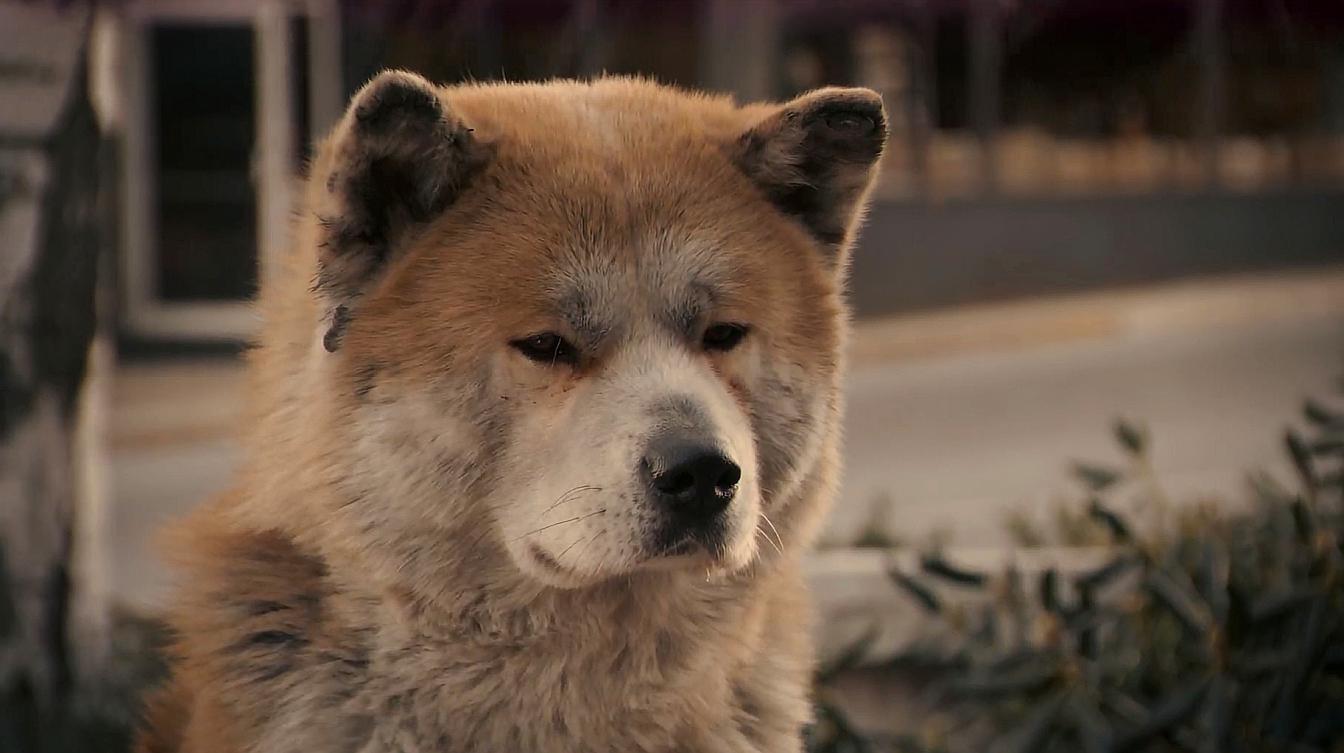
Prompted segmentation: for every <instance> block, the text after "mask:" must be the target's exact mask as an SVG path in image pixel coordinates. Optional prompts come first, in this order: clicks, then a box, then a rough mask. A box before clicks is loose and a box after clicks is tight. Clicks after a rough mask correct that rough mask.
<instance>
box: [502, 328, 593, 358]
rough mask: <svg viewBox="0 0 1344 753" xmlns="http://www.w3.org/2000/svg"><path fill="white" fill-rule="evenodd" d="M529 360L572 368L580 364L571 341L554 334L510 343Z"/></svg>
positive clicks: (540, 335)
mask: <svg viewBox="0 0 1344 753" xmlns="http://www.w3.org/2000/svg"><path fill="white" fill-rule="evenodd" d="M509 344H510V345H512V346H513V347H514V349H516V350H517V351H518V352H519V353H522V354H523V355H524V356H526V357H527V358H528V359H529V360H532V361H536V362H537V363H542V364H557V363H563V364H568V365H570V366H572V365H574V364H575V363H578V360H579V352H578V351H577V350H575V349H574V346H573V345H570V344H569V341H568V340H566V339H565V338H563V337H561V336H560V335H557V334H555V333H554V332H543V333H541V334H539V335H532V336H531V337H524V338H522V339H521V340H514V341H513V342H511V343H509Z"/></svg>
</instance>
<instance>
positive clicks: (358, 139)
mask: <svg viewBox="0 0 1344 753" xmlns="http://www.w3.org/2000/svg"><path fill="white" fill-rule="evenodd" d="M327 149H328V150H329V154H328V158H329V163H328V164H329V169H328V172H327V175H326V177H325V185H324V186H323V189H324V191H325V195H324V196H323V200H322V201H321V202H320V207H321V208H320V209H319V218H320V221H321V223H322V236H323V237H322V249H321V253H320V255H319V259H318V272H317V281H316V283H317V290H318V292H320V293H323V294H325V295H326V296H327V298H328V300H329V301H331V302H332V304H333V306H334V307H335V308H333V312H334V313H333V317H332V319H333V321H332V331H331V332H330V333H329V334H328V337H327V338H326V345H327V349H328V350H335V349H336V347H337V346H338V345H339V341H340V331H339V330H341V329H343V327H344V324H345V321H346V320H348V319H349V316H350V308H349V305H350V303H351V302H352V301H353V299H354V298H356V297H358V296H359V294H360V293H361V292H363V291H364V290H365V288H366V287H367V285H368V284H369V283H370V282H371V281H372V280H373V279H375V278H376V276H377V274H378V273H379V272H380V271H381V270H382V269H383V267H384V266H385V265H386V264H387V263H388V261H389V260H390V259H391V258H392V257H393V256H394V255H395V253H396V251H397V248H398V247H399V245H400V244H401V243H402V242H403V241H404V240H405V238H406V236H407V234H408V233H409V231H411V230H412V229H414V228H415V227H416V226H417V225H419V224H421V223H424V222H427V221H429V220H431V219H433V218H434V217H435V216H436V215H437V214H439V213H440V212H442V211H443V210H444V209H446V208H447V207H448V205H449V204H451V203H452V202H453V200H454V199H455V198H456V197H457V196H458V194H459V193H460V192H461V191H462V189H463V188H465V187H466V185H467V183H468V181H469V180H470V179H471V177H472V175H474V174H475V173H476V172H477V170H479V169H480V168H481V166H482V165H483V164H484V163H485V161H486V159H487V158H488V149H487V148H486V147H485V146H484V145H482V144H480V143H479V142H477V140H476V139H475V138H474V137H473V135H472V132H471V129H470V128H468V127H467V126H466V125H465V124H463V123H462V122H461V121H460V120H458V119H457V118H456V117H454V116H453V115H452V113H450V112H448V109H447V107H446V106H445V105H444V103H443V101H442V100H441V99H440V98H439V96H438V94H437V92H436V91H435V89H434V86H433V85H432V84H430V83H429V82H428V81H426V80H425V79H423V78H421V77H420V76H417V75H415V74H413V73H406V72H402V71H387V72H384V73H380V74H379V75H378V76H377V77H375V78H374V79H373V80H372V81H370V82H369V83H368V84H365V86H364V88H362V89H360V91H359V92H358V93H357V94H355V96H354V98H353V100H352V101H351V103H350V109H349V110H347V111H346V114H345V116H344V117H343V118H342V119H341V122H340V124H339V125H338V126H337V127H336V130H335V133H334V134H333V136H332V138H331V141H330V143H329V144H328V146H327Z"/></svg>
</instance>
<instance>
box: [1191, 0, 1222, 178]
mask: <svg viewBox="0 0 1344 753" xmlns="http://www.w3.org/2000/svg"><path fill="white" fill-rule="evenodd" d="M1196 3H1197V7H1196V9H1195V50H1196V55H1197V64H1198V66H1199V110H1198V111H1197V112H1196V114H1195V118H1196V123H1195V136H1196V138H1197V139H1198V142H1199V150H1200V162H1201V178H1202V179H1203V182H1204V185H1205V187H1207V188H1217V187H1218V185H1219V184H1220V183H1221V182H1222V176H1221V175H1220V170H1219V166H1218V152H1219V148H1220V146H1221V142H1222V137H1223V124H1224V121H1225V119H1226V107H1227V90H1226V87H1227V83H1226V74H1225V71H1224V62H1225V61H1224V52H1223V28H1222V26H1223V0H1196Z"/></svg>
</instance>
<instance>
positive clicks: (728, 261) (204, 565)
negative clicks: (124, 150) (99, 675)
mask: <svg viewBox="0 0 1344 753" xmlns="http://www.w3.org/2000/svg"><path fill="white" fill-rule="evenodd" d="M885 134H886V125H885V118H884V114H883V109H882V103H881V100H880V98H879V97H878V96H877V95H876V94H875V93H874V92H872V91H869V90H866V89H837V88H832V89H822V90H819V91H815V92H812V93H810V94H807V95H805V96H802V97H800V98H798V99H795V100H793V101H791V102H788V103H785V104H779V105H773V104H758V105H749V106H744V107H738V106H736V105H734V104H733V103H732V102H731V101H730V100H729V99H727V98H722V97H712V96H704V95H698V94H689V93H686V92H682V91H678V90H675V89H672V88H668V87H664V86H660V85H657V84H654V83H651V82H649V81H644V80H638V79H628V78H604V79H599V80H595V81H592V82H573V81H566V82H554V83H543V84H499V85H492V84H480V85H476V84H473V85H463V86H452V87H444V88H439V87H435V86H433V85H431V84H430V83H429V82H427V81H425V80H424V79H422V78H420V77H418V76H416V75H413V74H410V73H404V72H388V73H384V74H382V75H379V76H378V77H377V78H375V79H374V80H373V81H372V82H370V83H369V84H367V85H366V86H365V87H364V88H363V89H362V90H361V91H360V92H359V93H358V94H356V96H355V97H354V99H353V102H352V104H351V105H350V109H349V111H348V112H347V113H346V114H345V116H344V118H343V119H342V121H341V122H340V123H339V125H338V126H337V127H336V128H335V130H334V132H333V134H332V135H331V137H330V138H329V139H328V140H327V141H326V143H325V144H324V145H323V146H322V148H321V150H320V153H319V156H318V158H317V160H316V162H315V164H314V165H313V167H312V171H311V177H310V179H309V180H308V184H307V189H306V199H305V201H304V205H303V207H302V210H301V212H300V215H299V219H298V223H297V226H296V230H295V234H296V237H295V243H294V249H293V252H292V254H291V255H290V256H289V258H287V259H285V260H284V262H283V265H282V266H283V269H282V270H280V271H278V272H277V273H276V274H274V275H272V276H269V277H268V279H266V280H265V283H264V286H263V289H262V291H261V296H260V302H259V306H260V312H261V315H262V318H263V322H264V324H263V329H262V334H261V338H260V343H259V346H258V347H257V348H256V349H255V350H254V351H252V353H251V357H250V369H251V375H252V384H251V392H250V395H251V399H252V407H251V414H250V416H248V417H247V422H246V436H245V439H244V444H245V459H244V461H243V466H242V469H241V471H240V472H239V474H238V477H237V480H236V484H235V485H234V487H233V490H232V491H231V492H230V493H228V494H226V495H225V496H223V497H222V498H221V499H218V500H215V501H214V502H212V503H210V504H209V505H207V506H205V507H204V508H203V509H202V510H200V511H199V512H197V513H196V514H194V515H193V516H192V517H191V518H190V519H189V520H187V521H186V522H185V523H183V524H182V525H180V526H179V528H178V530H177V532H176V535H175V537H174V540H175V541H176V546H175V552H176V554H177V555H178V559H179V560H181V564H182V566H183V568H184V570H183V572H184V573H185V576H186V577H185V580H184V583H183V587H182V588H181V590H180V593H179V594H178V596H177V599H176V601H175V603H174V606H173V609H172V612H171V620H172V623H173V626H174V627H175V629H176V631H177V632H178V634H179V635H180V640H179V643H178V645H177V647H176V651H175V655H174V668H173V677H172V680H171V682H170V683H169V685H168V686H167V687H166V688H165V689H164V690H163V691H161V692H160V694H159V695H158V696H157V697H156V698H155V699H154V701H153V702H152V703H151V705H150V709H149V719H148V720H147V729H146V732H145V734H144V735H143V736H142V738H141V740H140V746H139V749H140V750H141V751H144V752H145V753H158V752H165V753H166V752H168V751H189V752H190V753H213V752H219V753H225V752H227V753H243V752H253V751H256V752H261V751H265V752H266V753H281V752H283V751H295V752H296V753H297V752H300V751H301V752H302V753H313V752H314V751H351V752H354V751H364V752H369V753H373V752H379V753H381V752H384V751H386V752H392V751H397V752H399V753H419V752H426V753H427V752H428V751H453V752H467V751H472V752H487V753H512V752H515V751H544V752H547V753H550V752H554V753H565V752H567V751H575V752H577V751H593V752H598V751H600V752H602V753H609V752H610V751H648V752H654V751H696V752H705V753H708V752H711V751H713V752H721V753H743V752H745V751H769V752H770V753H782V752H785V751H798V750H800V749H801V747H802V740H801V734H802V728H803V726H804V724H805V723H806V722H807V720H808V717H809V701H808V695H809V681H810V673H811V670H812V661H813V657H812V652H811V649H810V645H809V629H810V626H809V622H808V619H807V615H808V609H807V605H806V598H805V594H804V585H803V579H802V577H801V574H800V558H801V554H802V552H803V551H804V549H805V547H806V546H807V545H808V543H809V540H810V539H811V538H813V535H814V533H815V531H816V530H817V528H818V526H819V524H820V520H821V518H822V516H823V514H824V512H825V510H826V509H827V506H828V504H829V503H830V501H831V497H832V495H833V491H834V488H835V482H836V475H837V471H838V443H839V419H840V411H841V396H840V382H841V372H842V365H843V358H842V349H843V345H844V341H845V335H846V329H847V326H848V323H847V314H846V308H845V302H844V300H843V295H842V287H843V277H844V274H845V269H846V266H847V254H848V252H849V248H850V245H851V242H852V239H853V236H854V232H855V228H856V225H857V224H858V218H859V216H860V215H861V214H862V211H863V207H864V204H865V201H866V198H867V193H868V191H869V187H870V185H871V183H872V181H873V176H874V173H875V170H876V167H875V166H876V164H877V160H878V157H879V155H880V153H881V151H882V147H883V142H884V139H885Z"/></svg>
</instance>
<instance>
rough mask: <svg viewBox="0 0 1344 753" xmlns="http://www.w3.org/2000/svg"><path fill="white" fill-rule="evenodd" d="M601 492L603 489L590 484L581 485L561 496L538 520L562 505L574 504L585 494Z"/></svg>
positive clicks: (543, 511) (542, 512)
mask: <svg viewBox="0 0 1344 753" xmlns="http://www.w3.org/2000/svg"><path fill="white" fill-rule="evenodd" d="M600 491H602V487H600V486H592V485H590V484H581V485H579V486H576V487H574V488H573V489H570V490H569V491H566V492H565V493H564V494H561V495H560V497H559V498H558V499H556V500H555V502H553V503H551V506H550V507H547V508H546V509H545V510H542V511H541V514H540V515H538V516H537V517H538V518H542V517H545V516H546V513H548V512H550V511H551V510H554V509H555V508H557V507H559V506H560V505H563V504H565V503H566V502H573V501H574V500H576V499H579V498H580V497H583V496H584V493H585V492H600Z"/></svg>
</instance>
